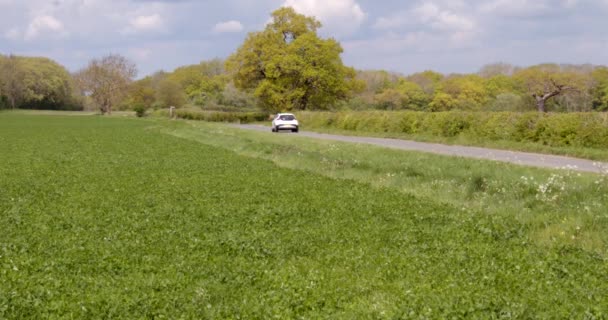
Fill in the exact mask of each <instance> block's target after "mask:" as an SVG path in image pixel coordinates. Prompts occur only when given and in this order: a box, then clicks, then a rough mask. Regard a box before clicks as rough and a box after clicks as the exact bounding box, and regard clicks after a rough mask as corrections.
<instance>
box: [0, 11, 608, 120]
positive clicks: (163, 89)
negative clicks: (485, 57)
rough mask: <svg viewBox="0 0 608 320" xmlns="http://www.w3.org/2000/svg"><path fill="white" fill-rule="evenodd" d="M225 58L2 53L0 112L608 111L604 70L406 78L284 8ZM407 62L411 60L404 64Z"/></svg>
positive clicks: (489, 71) (543, 68)
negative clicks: (361, 63) (347, 56)
mask: <svg viewBox="0 0 608 320" xmlns="http://www.w3.org/2000/svg"><path fill="white" fill-rule="evenodd" d="M271 17H272V20H271V22H269V23H268V24H267V25H266V27H265V29H264V30H261V31H259V32H253V33H250V34H249V35H248V36H247V38H246V39H245V41H244V42H243V44H242V45H241V46H240V47H239V48H238V49H237V50H236V52H235V53H234V54H232V55H231V56H230V57H229V58H228V59H227V60H226V61H222V60H220V59H214V60H210V61H203V62H201V63H199V64H196V65H189V66H183V67H180V68H177V69H176V70H174V71H173V72H164V71H159V72H157V73H155V74H153V75H150V76H147V77H145V78H143V79H140V80H137V81H135V77H136V74H137V69H136V65H135V63H133V62H132V61H129V60H128V59H126V58H124V57H122V56H119V55H108V56H106V57H103V58H100V59H94V60H92V61H91V62H89V64H88V65H87V66H86V67H84V68H83V69H81V70H79V71H78V72H76V73H74V74H70V73H69V72H68V71H67V70H66V69H65V68H64V67H63V66H61V65H59V64H58V63H56V62H54V61H52V60H50V59H47V58H31V57H18V56H1V55H0V108H32V109H55V110H66V109H68V110H80V109H92V108H96V109H99V110H100V112H101V113H103V114H105V113H111V112H112V110H113V109H121V110H129V109H131V110H138V113H142V112H144V111H145V110H150V109H161V108H167V107H169V106H175V107H178V108H179V107H186V106H188V107H194V108H195V109H201V110H208V111H209V110H212V111H256V110H257V111H264V112H280V111H299V110H306V111H313V110H329V111H336V110H415V111H429V112H439V111H451V110H462V111H515V112H523V111H532V110H537V111H540V112H547V111H553V112H588V111H608V67H604V66H592V65H557V64H542V65H537V66H532V67H527V68H520V67H515V66H512V65H509V64H504V63H498V64H492V65H488V66H485V67H483V68H482V69H481V70H480V71H479V72H477V73H474V74H452V75H444V74H441V73H438V72H434V71H425V72H420V73H415V74H412V75H400V74H396V73H391V72H388V71H356V70H354V69H353V68H350V67H347V66H344V64H343V63H342V60H341V57H340V55H341V53H342V47H341V46H340V44H339V43H338V42H337V41H336V40H334V39H331V38H329V39H322V38H320V37H319V36H318V34H317V30H318V29H319V28H320V27H321V23H320V22H319V21H317V20H316V19H315V18H314V17H306V16H304V15H300V14H297V13H296V12H295V11H294V10H293V9H291V8H281V9H279V10H276V11H275V12H273V13H272V14H271ZM404 63H407V62H404Z"/></svg>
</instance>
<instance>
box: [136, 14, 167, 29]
mask: <svg viewBox="0 0 608 320" xmlns="http://www.w3.org/2000/svg"><path fill="white" fill-rule="evenodd" d="M129 24H130V28H129V30H130V31H133V32H147V31H161V30H164V27H165V23H164V21H163V19H162V18H161V16H160V15H159V14H152V15H141V16H137V17H135V18H133V19H131V21H129Z"/></svg>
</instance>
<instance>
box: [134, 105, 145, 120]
mask: <svg viewBox="0 0 608 320" xmlns="http://www.w3.org/2000/svg"><path fill="white" fill-rule="evenodd" d="M133 111H135V115H136V116H137V117H138V118H142V117H144V116H145V115H146V107H144V106H143V105H141V104H138V105H136V106H135V107H133Z"/></svg>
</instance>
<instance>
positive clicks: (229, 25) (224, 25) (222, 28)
mask: <svg viewBox="0 0 608 320" xmlns="http://www.w3.org/2000/svg"><path fill="white" fill-rule="evenodd" d="M243 29H244V28H243V25H242V24H241V23H240V22H239V21H236V20H230V21H226V22H220V23H218V24H216V25H215V26H214V27H213V32H216V33H226V32H241V31H243Z"/></svg>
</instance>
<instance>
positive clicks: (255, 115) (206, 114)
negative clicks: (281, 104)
mask: <svg viewBox="0 0 608 320" xmlns="http://www.w3.org/2000/svg"><path fill="white" fill-rule="evenodd" d="M176 115H177V117H178V118H181V119H186V120H202V121H210V122H238V123H251V122H256V121H265V120H268V113H264V112H224V111H202V110H196V109H178V110H176Z"/></svg>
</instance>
